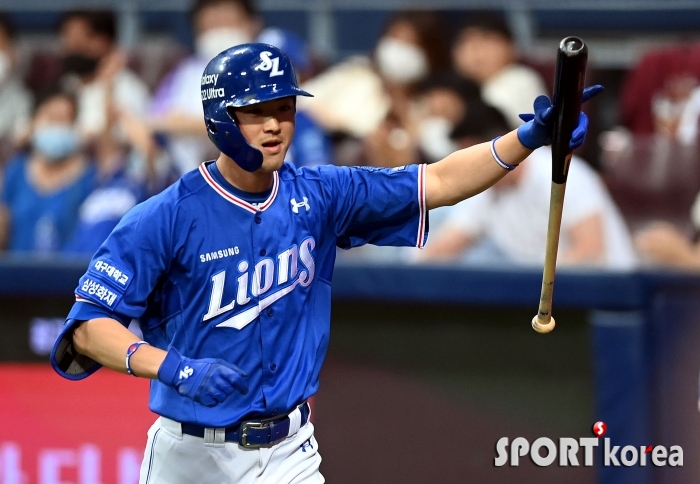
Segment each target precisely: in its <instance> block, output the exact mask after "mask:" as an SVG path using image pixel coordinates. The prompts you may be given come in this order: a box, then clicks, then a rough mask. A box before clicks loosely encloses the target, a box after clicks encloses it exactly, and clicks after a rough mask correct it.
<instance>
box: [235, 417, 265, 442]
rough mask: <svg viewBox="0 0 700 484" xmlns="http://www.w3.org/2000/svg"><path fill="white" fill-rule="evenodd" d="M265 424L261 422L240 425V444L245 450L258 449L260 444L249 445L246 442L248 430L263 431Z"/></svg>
mask: <svg viewBox="0 0 700 484" xmlns="http://www.w3.org/2000/svg"><path fill="white" fill-rule="evenodd" d="M266 425H267V424H266V423H263V422H245V423H243V424H242V425H241V438H240V444H241V446H243V447H245V448H246V449H258V448H260V446H261V445H262V444H251V443H249V442H248V429H250V428H252V429H263V428H265V426H266Z"/></svg>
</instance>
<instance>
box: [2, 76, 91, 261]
mask: <svg viewBox="0 0 700 484" xmlns="http://www.w3.org/2000/svg"><path fill="white" fill-rule="evenodd" d="M76 120H77V108H76V102H75V99H74V98H73V97H72V96H71V95H68V94H66V93H65V92H62V91H60V90H57V89H51V90H50V91H49V92H47V93H45V94H44V95H42V96H40V98H39V100H38V101H37V105H36V108H35V111H34V117H33V119H32V123H31V134H30V146H31V148H30V150H29V152H21V153H18V154H17V155H16V156H15V157H14V158H13V159H11V160H10V162H9V163H8V165H7V167H6V168H5V171H4V176H3V177H2V184H1V185H0V247H2V248H5V249H9V250H11V251H38V252H53V251H57V250H59V249H60V248H61V247H62V246H63V245H64V244H65V243H66V241H67V240H68V238H69V237H70V235H71V234H72V231H73V229H74V227H75V224H76V221H77V216H78V207H79V206H80V204H81V203H82V202H83V200H85V197H87V195H88V194H89V193H90V190H92V187H93V184H94V179H95V170H94V168H93V167H92V165H91V164H90V163H88V160H86V158H85V156H84V154H83V152H82V150H81V138H80V135H79V132H78V129H77V125H76Z"/></svg>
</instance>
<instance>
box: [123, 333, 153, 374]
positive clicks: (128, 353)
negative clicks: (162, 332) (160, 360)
mask: <svg viewBox="0 0 700 484" xmlns="http://www.w3.org/2000/svg"><path fill="white" fill-rule="evenodd" d="M147 344H148V343H147V342H145V341H137V342H136V343H134V344H132V345H131V346H129V348H128V349H127V350H126V372H127V373H128V374H129V375H134V371H133V370H132V369H131V356H132V355H133V354H134V353H136V350H138V349H139V348H140V347H141V345H147ZM134 376H137V375H134Z"/></svg>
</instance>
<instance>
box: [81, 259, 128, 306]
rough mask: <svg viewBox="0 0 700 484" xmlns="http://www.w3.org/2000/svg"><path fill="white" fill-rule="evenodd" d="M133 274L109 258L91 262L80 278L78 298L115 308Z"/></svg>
mask: <svg viewBox="0 0 700 484" xmlns="http://www.w3.org/2000/svg"><path fill="white" fill-rule="evenodd" d="M132 279H133V275H132V274H131V273H130V272H128V271H126V270H124V269H123V268H121V267H118V266H117V265H116V264H115V263H114V262H112V261H110V260H108V259H97V260H93V261H92V262H90V267H89V268H88V271H87V273H85V275H84V276H83V277H82V278H81V279H80V282H79V283H78V288H77V289H76V291H75V295H76V296H77V297H78V298H82V299H85V300H87V301H89V302H93V303H96V304H99V305H101V306H104V307H107V308H109V309H114V308H115V307H116V305H117V304H118V303H119V301H120V300H121V298H122V296H123V295H124V293H125V292H126V289H127V288H128V287H129V284H131V280H132Z"/></svg>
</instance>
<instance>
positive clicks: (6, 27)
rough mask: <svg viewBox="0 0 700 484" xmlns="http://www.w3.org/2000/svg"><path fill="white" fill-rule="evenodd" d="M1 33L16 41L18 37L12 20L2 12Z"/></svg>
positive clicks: (0, 16) (0, 20)
mask: <svg viewBox="0 0 700 484" xmlns="http://www.w3.org/2000/svg"><path fill="white" fill-rule="evenodd" d="M0 31H2V32H4V33H5V35H7V38H8V39H10V40H12V39H14V38H15V36H16V35H17V29H16V28H15V25H14V24H13V23H12V21H11V20H10V18H9V17H8V16H7V15H5V14H4V13H2V12H0Z"/></svg>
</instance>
